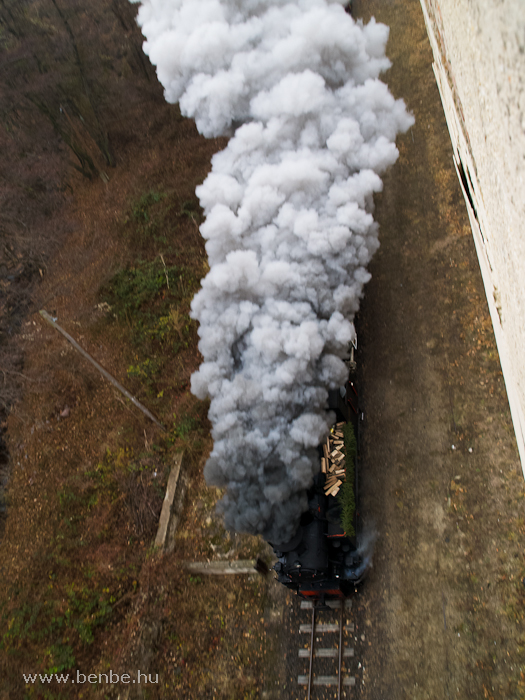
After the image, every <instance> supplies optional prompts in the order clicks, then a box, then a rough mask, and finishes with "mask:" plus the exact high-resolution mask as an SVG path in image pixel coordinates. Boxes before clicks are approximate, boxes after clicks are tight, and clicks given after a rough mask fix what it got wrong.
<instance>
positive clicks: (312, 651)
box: [307, 601, 315, 700]
mask: <svg viewBox="0 0 525 700" xmlns="http://www.w3.org/2000/svg"><path fill="white" fill-rule="evenodd" d="M314 641H315V601H314V602H313V604H312V634H311V637H310V670H309V672H308V696H307V697H308V700H310V697H311V692H312V679H313V675H314Z"/></svg>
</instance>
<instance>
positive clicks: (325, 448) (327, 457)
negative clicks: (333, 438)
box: [323, 442, 330, 463]
mask: <svg viewBox="0 0 525 700" xmlns="http://www.w3.org/2000/svg"><path fill="white" fill-rule="evenodd" d="M323 454H324V458H325V459H326V462H327V463H328V460H329V459H330V453H329V451H328V447H327V445H326V442H323Z"/></svg>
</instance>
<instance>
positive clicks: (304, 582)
mask: <svg viewBox="0 0 525 700" xmlns="http://www.w3.org/2000/svg"><path fill="white" fill-rule="evenodd" d="M347 366H348V367H349V376H348V380H347V382H346V384H345V385H344V386H343V387H341V389H340V390H335V391H333V392H330V394H329V400H328V408H329V410H331V411H334V412H335V414H336V422H335V424H334V426H333V427H332V429H331V435H330V436H329V438H328V439H327V444H326V445H325V444H323V445H321V446H320V447H319V448H318V449H319V457H320V462H321V471H320V472H319V473H318V474H316V476H315V478H314V481H313V485H312V486H311V488H310V489H309V491H308V494H307V495H308V510H307V511H306V512H305V513H303V515H302V517H301V521H300V525H299V528H298V530H297V532H296V534H295V535H294V537H293V538H292V539H291V540H290V541H289V542H284V543H279V544H274V543H272V547H273V550H274V553H275V555H276V557H277V562H276V564H275V565H274V567H273V568H274V571H275V572H276V574H277V580H278V581H279V582H280V583H282V584H284V585H285V586H286V587H287V588H289V589H290V590H293V591H296V592H297V594H298V595H299V596H301V597H303V598H305V599H308V600H315V601H320V602H321V603H324V601H325V600H331V599H338V598H346V597H348V596H349V595H351V594H352V593H353V592H354V591H355V589H356V588H357V586H358V585H359V584H360V583H361V582H362V580H363V579H364V577H365V575H366V572H367V570H368V568H369V565H370V558H369V556H368V555H367V554H366V553H365V552H364V551H362V549H361V547H360V546H359V543H358V539H359V537H358V536H359V534H360V529H361V523H360V518H359V510H358V496H359V492H358V446H359V421H360V417H361V411H360V408H359V396H358V392H357V382H356V379H357V377H356V363H355V348H354V347H352V348H351V352H350V357H349V359H348V361H347ZM352 434H353V435H354V437H355V443H354V444H355V448H354V449H353V450H352V448H351V446H349V445H348V436H350V441H351V440H352V437H351V436H352ZM340 436H344V439H341V437H340ZM330 438H331V439H332V442H331V443H330ZM341 443H344V444H345V446H344V447H343V445H342V444H341ZM327 445H330V447H327ZM332 447H334V448H335V449H334V450H333V451H331V452H329V450H331V448H332ZM345 447H346V453H347V454H346V455H344V454H343V458H344V459H341V458H340V457H338V456H334V457H333V458H332V456H333V455H334V454H338V455H341V454H342V453H344V452H345ZM349 451H351V452H352V453H351V454H349ZM345 462H346V463H345ZM338 467H341V468H338ZM343 474H344V476H343ZM345 477H346V481H345V485H344V489H345V491H346V492H347V500H348V493H349V494H350V495H349V498H350V499H351V500H352V499H353V506H352V504H350V508H351V513H350V521H349V514H348V512H347V513H346V519H345V518H344V517H343V510H344V509H345V507H347V506H346V505H345V502H344V499H342V498H341V496H340V495H339V491H340V487H341V486H342V485H343V479H345ZM334 478H335V481H334ZM330 484H333V485H332V486H331V485H330ZM338 496H339V497H338Z"/></svg>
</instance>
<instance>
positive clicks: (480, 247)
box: [421, 0, 525, 472]
mask: <svg viewBox="0 0 525 700" xmlns="http://www.w3.org/2000/svg"><path fill="white" fill-rule="evenodd" d="M421 5H422V8H423V14H424V15H425V21H426V24H427V30H428V34H429V38H430V42H431V44H432V49H433V53H434V61H435V64H434V72H435V75H436V80H437V83H438V86H439V89H440V93H441V97H442V101H443V106H444V109H445V114H446V118H447V123H448V126H449V131H450V135H451V140H452V145H453V148H454V160H455V164H456V169H457V171H458V176H459V178H460V182H461V184H462V188H463V193H464V195H465V202H466V205H467V209H468V210H469V217H470V220H471V224H472V230H473V234H474V240H475V243H476V248H477V251H478V257H479V260H480V267H481V271H482V274H483V280H484V283H485V289H486V293H487V301H488V303H489V309H490V312H491V316H492V322H493V325H494V332H495V335H496V341H497V344H498V350H499V354H500V359H501V365H502V370H503V374H504V377H505V383H506V386H507V393H508V397H509V404H510V409H511V413H512V419H513V423H514V429H515V432H516V439H517V443H518V449H519V452H520V457H521V462H522V466H523V469H524V472H525V420H524V416H525V2H524V0H499V1H496V0H421Z"/></svg>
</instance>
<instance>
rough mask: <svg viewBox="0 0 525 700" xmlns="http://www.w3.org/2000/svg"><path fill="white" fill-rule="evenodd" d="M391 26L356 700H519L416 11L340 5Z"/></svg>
mask: <svg viewBox="0 0 525 700" xmlns="http://www.w3.org/2000/svg"><path fill="white" fill-rule="evenodd" d="M355 14H356V15H357V16H362V17H364V18H365V19H366V18H368V17H369V16H370V15H375V17H376V18H377V19H378V20H380V21H384V22H385V23H386V24H388V25H389V26H390V27H391V34H390V41H389V44H388V54H389V57H390V58H391V60H392V62H393V67H392V69H391V70H390V71H389V73H388V74H387V76H386V79H387V82H388V84H389V86H390V88H391V89H392V90H393V92H394V94H395V95H396V96H398V97H403V98H404V99H405V101H406V103H407V105H408V107H409V109H410V110H411V111H412V112H413V113H414V115H415V118H416V123H415V126H414V127H413V128H412V129H411V130H410V132H409V133H408V134H407V135H405V136H404V137H403V138H402V139H400V141H399V143H398V145H399V150H400V154H401V155H400V159H399V161H398V163H397V164H396V166H395V167H394V169H393V170H392V171H391V173H390V174H389V176H388V177H387V178H386V179H385V186H384V193H383V195H382V196H381V197H380V198H379V200H378V203H377V218H378V220H379V222H380V226H381V248H380V250H379V252H378V254H377V255H376V257H375V258H374V260H373V262H372V265H371V268H370V269H371V272H372V280H371V282H370V283H369V285H368V286H367V288H366V294H365V299H364V303H363V305H362V309H361V313H360V331H361V334H360V344H361V346H360V350H361V352H360V356H361V357H362V358H364V365H363V375H362V382H363V391H364V399H363V402H364V410H365V421H364V429H363V434H364V441H365V448H364V455H363V465H364V466H363V496H364V502H363V504H362V511H363V514H364V517H365V519H366V520H368V521H369V522H370V523H373V524H374V527H375V530H376V533H377V543H376V550H375V559H374V568H373V570H372V573H371V576H370V578H369V580H368V582H367V584H366V585H365V587H364V589H363V590H362V592H361V593H360V595H359V614H358V624H359V627H360V628H361V631H362V634H364V639H362V638H361V636H359V637H358V639H359V641H360V642H361V644H360V649H359V650H358V651H357V652H356V658H359V659H360V661H361V663H362V669H360V671H361V678H360V681H361V682H360V688H359V691H358V695H359V697H362V698H366V699H371V700H372V699H373V700H379V699H380V698H385V699H386V698H388V699H389V700H392V699H395V698H413V699H414V700H416V699H417V700H419V699H423V698H432V700H438V699H439V698H484V697H485V698H521V697H523V694H524V689H523V669H524V661H525V658H524V653H523V651H524V650H523V642H524V639H525V638H524V637H523V634H524V632H525V629H524V626H523V612H524V609H523V603H524V598H525V597H524V593H525V588H524V582H525V580H524V579H523V576H524V573H525V571H524V561H523V554H524V551H523V535H524V527H523V525H524V519H523V518H524V502H523V497H524V484H523V475H522V470H521V465H520V463H519V459H518V454H517V448H516V444H515V440H514V435H513V429H512V424H511V419H510V413H509V409H508V403H507V398H506V393H505V386H504V381H503V377H502V374H501V370H500V365H499V361H498V356H497V350H496V347H495V341H494V337H493V333H492V328H491V324H490V319H489V313H488V309H487V305H486V301H485V295H484V289H483V285H482V280H481V275H480V272H479V268H478V263H477V258H476V254H475V249H474V244H473V241H472V238H471V233H470V227H469V224H468V219H467V215H466V212H465V208H464V203H463V198H462V195H461V193H460V189H459V185H458V182H457V180H456V174H455V171H454V167H453V162H452V150H451V146H450V142H449V136H448V132H447V129H446V124H445V119H444V115H443V111H442V108H441V103H440V98H439V94H438V91H437V87H436V85H435V81H434V76H433V73H432V69H431V61H432V56H431V50H430V47H429V44H428V40H427V37H426V32H425V27H424V22H423V17H422V13H421V8H420V5H419V2H417V0H413V1H411V2H361V1H356V3H355Z"/></svg>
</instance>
